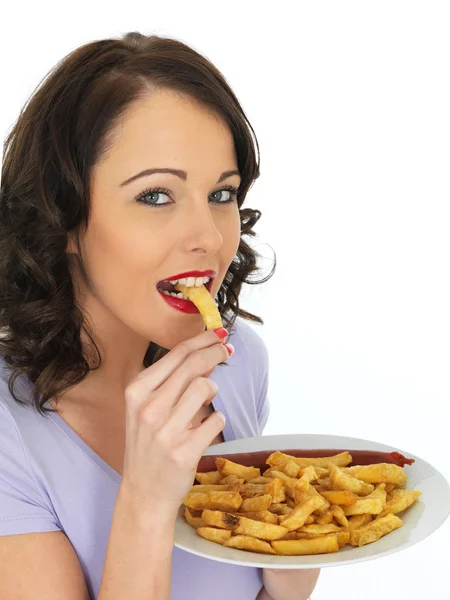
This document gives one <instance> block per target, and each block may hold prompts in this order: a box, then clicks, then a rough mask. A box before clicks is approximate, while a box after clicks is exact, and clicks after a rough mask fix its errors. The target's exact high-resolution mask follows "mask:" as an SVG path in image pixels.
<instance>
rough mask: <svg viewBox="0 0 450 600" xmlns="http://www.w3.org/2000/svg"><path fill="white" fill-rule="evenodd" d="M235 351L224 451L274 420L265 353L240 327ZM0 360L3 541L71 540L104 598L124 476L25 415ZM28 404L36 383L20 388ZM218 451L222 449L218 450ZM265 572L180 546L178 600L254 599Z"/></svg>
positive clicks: (58, 427)
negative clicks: (52, 535)
mask: <svg viewBox="0 0 450 600" xmlns="http://www.w3.org/2000/svg"><path fill="white" fill-rule="evenodd" d="M229 341H230V342H232V343H233V345H234V347H235V349H236V352H235V354H234V355H233V356H231V357H230V358H229V359H228V361H227V363H226V364H227V365H229V366H228V367H225V366H217V367H216V369H215V370H214V371H213V373H212V375H211V379H213V380H214V381H215V382H216V383H217V385H218V387H219V392H218V394H217V395H216V396H215V398H214V400H213V402H212V404H213V406H214V408H215V410H220V411H221V412H222V413H224V415H225V417H226V420H227V421H226V425H225V428H224V430H223V436H224V439H225V441H226V442H228V441H230V440H234V439H239V438H246V437H254V436H259V435H262V432H263V429H264V426H265V424H266V422H267V418H268V415H269V401H268V398H267V387H268V354H267V349H266V346H265V344H264V342H263V340H262V338H261V337H260V336H259V334H258V333H257V332H256V331H255V329H254V328H253V327H252V326H251V325H249V324H248V323H247V322H246V321H245V320H243V319H242V318H240V317H239V318H238V319H237V320H236V322H235V324H234V327H233V329H232V330H231V332H230V338H229ZM7 369H8V366H7V365H6V364H5V363H4V361H3V359H2V358H1V357H0V535H12V534H20V533H32V532H43V531H63V532H64V533H65V534H66V536H67V537H68V538H69V540H70V542H71V543H72V546H73V547H74V549H75V552H76V553H77V556H78V559H79V561H80V563H81V566H82V569H83V572H84V575H85V579H86V583H87V587H88V590H89V593H90V597H91V599H92V600H94V599H95V598H97V595H98V592H99V588H100V582H101V578H102V572H103V566H104V561H105V555H106V548H107V544H108V537H109V532H110V527H111V520H112V516H113V511H114V504H115V501H116V497H117V492H118V489H119V485H120V481H121V477H120V475H119V473H117V472H116V471H115V470H114V469H113V468H112V467H110V466H109V465H108V464H107V463H106V462H105V461H104V460H103V459H101V458H100V456H99V455H98V454H96V453H95V452H94V451H93V450H92V449H91V448H90V446H88V445H87V444H86V443H85V442H84V441H83V440H82V439H81V438H80V437H79V436H78V435H77V434H76V433H75V431H74V430H73V429H71V428H70V427H69V426H68V425H67V423H66V422H65V421H64V420H63V419H62V418H61V417H60V416H59V415H58V414H57V413H50V414H49V415H48V416H46V417H44V416H42V415H40V414H39V413H38V412H37V411H36V410H35V409H34V408H32V406H31V405H30V406H21V405H18V404H17V403H16V401H15V400H14V398H13V397H12V396H11V394H10V393H9V390H8V386H7V375H8V371H7ZM15 385H16V388H15V389H16V390H17V391H18V392H19V395H20V396H22V397H25V394H26V393H27V391H28V393H30V391H31V383H30V382H29V381H28V379H27V378H26V377H25V376H23V375H22V376H21V377H19V378H18V379H16V384H15ZM219 448H220V446H218V449H219ZM262 585H263V582H262V569H260V568H253V567H243V566H238V565H232V564H228V563H221V562H218V561H214V560H209V559H206V558H203V557H200V556H197V555H195V554H190V553H189V552H186V551H185V550H181V549H180V548H177V547H175V546H174V548H173V553H172V584H171V600H209V599H211V598H214V600H229V599H230V598H233V600H254V599H255V598H256V596H257V594H258V592H259V590H260V589H261V587H262Z"/></svg>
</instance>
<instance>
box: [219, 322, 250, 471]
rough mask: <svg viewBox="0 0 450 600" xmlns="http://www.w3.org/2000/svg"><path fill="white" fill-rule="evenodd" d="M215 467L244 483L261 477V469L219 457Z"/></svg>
mask: <svg viewBox="0 0 450 600" xmlns="http://www.w3.org/2000/svg"><path fill="white" fill-rule="evenodd" d="M219 327H220V325H219ZM216 467H217V470H218V471H220V473H222V475H223V476H225V475H231V474H233V475H237V476H238V477H239V478H240V479H244V480H245V481H247V480H248V479H252V478H253V477H259V476H260V475H261V469H257V468H256V467H244V466H243V465H239V464H238V463H235V462H233V461H231V460H228V459H227V458H222V457H220V456H219V457H217V458H216Z"/></svg>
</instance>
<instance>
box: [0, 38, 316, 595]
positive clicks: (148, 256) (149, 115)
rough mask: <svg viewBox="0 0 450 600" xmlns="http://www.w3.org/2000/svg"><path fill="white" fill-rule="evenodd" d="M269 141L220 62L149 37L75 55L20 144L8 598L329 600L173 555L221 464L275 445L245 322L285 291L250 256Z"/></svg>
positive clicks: (7, 203)
mask: <svg viewBox="0 0 450 600" xmlns="http://www.w3.org/2000/svg"><path fill="white" fill-rule="evenodd" d="M250 130H251V131H253V130H252V128H251V125H250V124H249V123H248V121H247V118H246V116H245V114H244V111H243V110H242V108H241V106H240V104H239V102H238V100H237V98H236V96H235V95H234V94H233V92H232V90H231V89H230V87H229V86H228V84H227V82H226V81H225V79H224V77H223V76H222V75H221V73H220V72H219V71H218V70H217V69H216V68H215V67H214V66H213V65H212V64H211V62H210V61H208V60H207V59H206V58H205V57H203V56H201V55H200V54H198V53H197V52H196V51H194V50H193V49H192V48H190V47H188V46H187V45H185V44H183V43H181V42H179V41H177V40H172V39H167V38H161V37H158V36H150V37H147V36H143V35H141V34H139V33H135V32H134V33H129V34H127V35H125V36H123V38H122V39H118V40H117V39H106V40H100V41H96V42H93V43H89V44H87V45H85V46H83V47H81V48H79V49H77V50H75V51H74V52H72V53H71V54H70V55H69V56H67V57H66V58H65V59H64V60H63V61H62V62H61V63H60V64H58V65H57V67H56V68H55V69H54V70H53V71H52V72H51V73H50V74H49V76H48V77H47V79H46V80H45V81H44V82H43V84H42V85H41V86H40V88H38V90H37V91H36V92H35V93H34V95H33V97H32V98H31V99H30V101H29V102H28V103H27V105H26V107H25V108H24V110H23V111H22V113H21V115H20V117H19V119H18V122H17V123H16V125H15V126H14V128H13V130H12V132H11V133H10V135H9V136H8V138H7V140H6V144H5V155H4V159H3V170H2V182H1V197H0V298H1V300H0V302H1V304H0V315H1V317H0V319H1V320H0V326H1V329H2V332H3V337H2V338H1V339H0V367H1V378H0V534H1V535H0V581H1V582H2V599H4V600H12V599H14V600H29V599H31V598H33V600H41V599H42V600H44V599H45V600H61V598H64V599H65V600H85V599H87V598H91V599H93V598H99V599H100V600H125V599H127V600H128V599H132V600H144V599H145V600H148V599H150V598H151V599H152V600H169V598H172V599H173V600H181V599H183V600H191V599H192V600H194V599H195V600H201V599H203V598H204V599H205V600H206V599H214V600H221V599H224V600H225V599H227V600H228V599H229V598H233V600H254V599H255V598H256V597H257V598H258V600H262V599H270V598H274V599H275V600H290V599H297V600H303V599H306V598H308V597H309V594H310V593H311V591H312V590H313V588H314V586H315V583H316V580H317V577H318V574H319V570H317V569H315V570H308V571H295V570H289V571H279V570H276V569H274V570H263V569H258V568H249V567H241V566H235V565H231V564H228V563H219V562H216V561H212V560H207V559H204V558H201V557H199V556H196V555H193V554H190V553H188V552H185V551H182V550H180V549H179V548H176V547H174V545H173V543H174V523H175V518H176V515H177V512H178V509H179V507H180V505H181V503H182V501H183V499H184V498H185V496H186V494H187V493H188V491H189V489H190V487H191V485H192V484H193V482H194V475H195V471H196V467H197V464H198V461H199V460H200V458H201V456H202V454H203V452H204V451H205V449H206V448H207V447H208V446H209V445H211V444H217V443H219V442H222V441H228V440H231V439H235V438H245V437H251V436H255V435H261V433H262V431H263V428H264V425H265V423H266V421H267V417H268V411H269V405H268V399H267V370H268V355H267V350H266V348H265V346H264V344H263V341H262V339H261V338H260V336H259V335H258V334H257V333H255V331H254V330H253V329H252V328H251V327H250V326H249V325H248V324H247V323H246V322H245V319H250V320H253V321H256V322H259V323H262V320H261V319H260V318H259V317H256V316H254V315H252V314H250V313H247V312H245V311H244V310H242V309H241V308H240V307H239V293H240V290H241V286H242V283H243V282H247V283H262V282H263V281H266V280H267V279H268V277H267V278H266V279H263V280H262V281H256V282H255V281H254V280H251V278H250V275H251V274H252V272H254V271H256V270H257V266H256V262H257V257H258V255H257V254H256V253H255V252H254V251H253V250H252V249H251V247H250V246H249V245H248V244H247V243H246V242H245V241H244V239H243V236H245V235H254V233H253V231H252V228H253V226H254V225H255V223H256V222H257V221H258V219H259V217H260V216H261V213H260V212H259V211H256V210H251V209H248V208H247V209H242V208H241V207H242V204H243V202H244V200H245V197H246V194H247V191H248V189H249V188H250V186H251V185H252V183H253V182H254V180H255V179H256V178H257V177H258V176H259V163H258V161H257V155H256V152H255V147H254V145H253V141H252V137H251V133H250ZM255 140H256V138H255ZM256 145H257V142H256ZM272 274H273V270H272V272H271V273H270V275H269V277H270V276H271V275H272ZM180 279H182V280H185V283H186V284H187V285H202V284H204V285H206V287H207V288H208V290H209V291H210V293H211V294H212V296H213V297H215V298H217V302H218V306H219V308H220V312H221V315H222V318H223V322H224V327H225V329H220V330H217V331H215V332H214V331H204V329H205V328H204V323H203V319H202V317H201V315H200V314H199V312H198V311H197V309H196V308H195V306H194V305H193V304H192V303H191V302H189V301H187V300H185V299H184V298H183V297H182V295H181V297H180V293H178V295H176V293H177V292H176V290H175V288H174V287H173V283H172V284H171V283H170V282H174V281H175V282H176V281H177V280H178V281H179V280H180ZM170 290H172V292H170ZM227 340H232V343H230V342H228V343H225V342H226V341H227ZM215 409H216V410H215ZM223 415H225V417H226V422H225V421H224V417H223Z"/></svg>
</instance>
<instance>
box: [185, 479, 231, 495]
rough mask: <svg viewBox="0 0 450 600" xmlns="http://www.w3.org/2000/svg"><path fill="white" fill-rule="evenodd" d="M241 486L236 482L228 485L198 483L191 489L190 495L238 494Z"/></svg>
mask: <svg viewBox="0 0 450 600" xmlns="http://www.w3.org/2000/svg"><path fill="white" fill-rule="evenodd" d="M241 485H242V484H241V483H239V482H238V481H237V482H235V483H230V484H229V485H220V484H218V483H211V484H207V485H204V484H202V483H199V484H197V485H193V486H192V487H191V490H190V493H193V494H199V493H200V492H203V493H206V492H238V491H239V489H240V487H241Z"/></svg>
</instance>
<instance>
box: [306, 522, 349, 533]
mask: <svg viewBox="0 0 450 600" xmlns="http://www.w3.org/2000/svg"><path fill="white" fill-rule="evenodd" d="M339 530H340V527H339V526H338V525H333V524H332V523H328V525H319V524H314V525H304V526H303V527H301V528H300V529H299V530H298V531H300V532H301V533H311V534H312V535H323V534H324V533H337V532H338V531H339Z"/></svg>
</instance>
